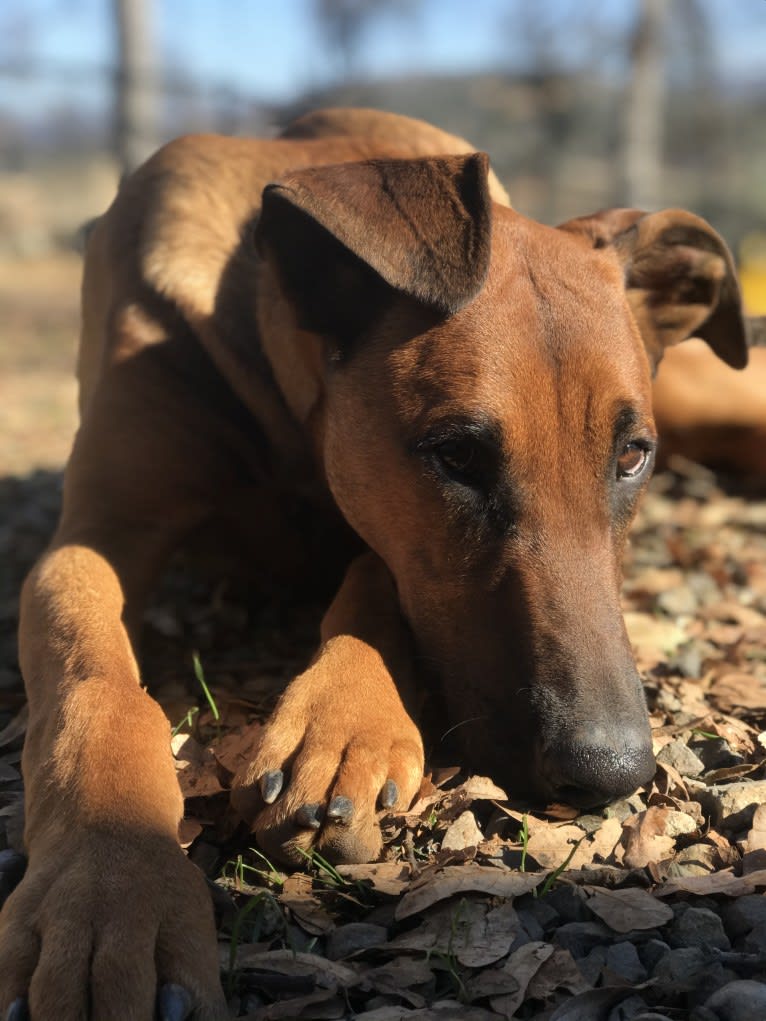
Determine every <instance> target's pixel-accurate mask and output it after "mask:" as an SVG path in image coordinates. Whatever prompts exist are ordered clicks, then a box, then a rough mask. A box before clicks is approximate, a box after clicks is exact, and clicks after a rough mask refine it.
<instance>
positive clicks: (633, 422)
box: [612, 404, 647, 446]
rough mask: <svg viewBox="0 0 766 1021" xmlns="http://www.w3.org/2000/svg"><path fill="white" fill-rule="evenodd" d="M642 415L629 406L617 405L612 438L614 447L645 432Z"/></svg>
mask: <svg viewBox="0 0 766 1021" xmlns="http://www.w3.org/2000/svg"><path fill="white" fill-rule="evenodd" d="M646 431H647V430H646V425H645V422H644V417H643V415H641V414H640V412H639V411H638V410H637V409H636V408H634V407H633V405H631V404H618V405H617V407H616V408H615V411H614V427H613V430H612V436H613V439H614V445H615V446H616V445H617V444H618V443H619V442H620V441H624V440H626V439H628V438H632V437H634V436H635V435H636V433H638V432H646Z"/></svg>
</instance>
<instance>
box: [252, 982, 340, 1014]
mask: <svg viewBox="0 0 766 1021" xmlns="http://www.w3.org/2000/svg"><path fill="white" fill-rule="evenodd" d="M333 999H335V990H334V989H317V991H316V992H314V993H308V994H307V995H306V996H291V997H290V998H289V999H287V1000H277V1002H276V1003H270V1004H268V1006H266V1007H261V1008H260V1009H258V1010H256V1011H255V1012H254V1013H250V1014H248V1015H247V1021H290V1019H292V1018H296V1019H297V1018H306V1019H309V1018H314V1019H316V1018H317V1017H318V1016H319V1015H318V1013H317V1007H318V1006H319V1004H321V1003H328V1002H329V1001H331V1000H333ZM309 1009H310V1010H311V1013H309V1014H307V1013H306V1011H307V1010H309ZM324 1016H325V1017H326V1016H328V1015H324ZM329 1016H331V1017H336V1016H337V1015H336V1014H335V1013H333V1014H331V1015H329Z"/></svg>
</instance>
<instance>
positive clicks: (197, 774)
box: [170, 734, 223, 798]
mask: <svg viewBox="0 0 766 1021" xmlns="http://www.w3.org/2000/svg"><path fill="white" fill-rule="evenodd" d="M170 747H171V749H172V751H173V755H174V756H175V760H176V762H175V766H176V777H177V779H178V784H179V786H180V788H181V793H182V794H183V796H184V797H185V798H208V797H211V796H212V795H213V794H220V793H221V791H222V790H223V787H222V786H221V781H220V780H219V779H218V767H217V765H216V761H215V756H214V755H213V753H212V751H211V750H210V749H209V748H203V747H202V745H201V744H199V743H198V742H197V741H195V740H194V738H193V737H189V735H188V734H176V735H175V736H174V737H173V738H172V739H171V742H170Z"/></svg>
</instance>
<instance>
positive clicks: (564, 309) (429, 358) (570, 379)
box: [390, 207, 650, 418]
mask: <svg viewBox="0 0 766 1021" xmlns="http://www.w3.org/2000/svg"><path fill="white" fill-rule="evenodd" d="M390 365H391V367H392V368H393V371H394V375H395V377H398V382H399V383H400V384H401V389H402V392H404V393H409V394H413V395H414V394H416V393H419V394H420V395H421V397H422V399H423V401H424V402H427V403H428V405H429V406H430V408H431V409H432V410H433V413H434V414H441V413H444V414H448V413H449V410H450V409H451V408H454V409H455V410H457V407H458V406H459V405H460V404H461V402H462V403H463V404H464V405H465V406H466V407H468V406H470V405H471V404H472V403H473V404H476V405H481V406H482V407H485V408H488V409H490V408H491V409H492V410H493V411H494V412H495V413H496V414H497V415H498V416H500V417H501V418H504V417H505V416H506V415H507V414H509V413H510V414H513V408H514V404H519V405H520V406H528V404H529V402H530V401H532V403H534V402H536V401H538V400H543V398H544V395H545V394H551V393H554V392H555V393H558V394H559V395H561V394H565V395H567V396H568V397H569V398H570V399H571V401H572V402H575V403H582V401H583V400H590V401H591V404H592V400H591V398H590V397H589V396H588V395H590V394H592V392H594V391H597V392H601V393H603V394H604V401H605V402H607V401H608V402H610V403H612V402H614V403H619V401H621V400H623V401H628V400H629V401H630V402H631V403H632V404H634V405H636V406H637V407H638V409H639V410H640V411H641V412H644V411H646V413H647V414H648V409H649V407H650V371H649V364H648V361H647V357H646V352H645V349H644V346H643V343H642V341H641V337H640V334H639V332H638V329H637V327H636V324H635V322H634V320H633V316H632V314H631V311H630V307H629V305H628V302H627V299H626V297H625V291H624V286H623V277H622V270H621V268H620V266H619V264H618V262H617V260H616V259H614V258H612V257H611V255H610V254H609V253H606V254H605V253H603V252H600V251H594V250H592V249H591V248H590V247H589V246H587V245H585V244H584V243H582V242H580V241H579V239H577V238H573V237H571V236H570V235H568V234H566V233H565V232H563V231H559V230H556V229H555V228H551V227H545V226H543V225H541V224H537V223H535V222H534V221H530V220H527V219H526V218H524V217H521V216H520V215H519V214H517V213H515V212H513V211H512V210H510V209H508V210H506V209H503V208H501V207H496V216H495V223H494V227H493V244H492V257H491V264H490V269H489V274H488V277H487V281H486V283H485V286H484V287H483V289H482V291H481V292H480V294H479V295H478V296H477V297H476V298H475V299H474V300H473V301H472V302H471V303H470V304H469V305H467V306H466V307H465V308H463V309H462V310H461V311H460V312H458V313H457V314H456V315H454V316H452V317H451V318H450V319H448V320H446V321H445V322H443V323H441V324H439V325H438V326H437V327H435V328H433V329H431V330H429V331H427V332H426V333H425V334H423V335H420V336H418V337H416V338H414V339H413V340H412V341H411V342H409V343H407V344H405V345H396V346H395V348H394V350H393V351H391V361H390Z"/></svg>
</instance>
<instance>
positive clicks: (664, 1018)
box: [632, 1010, 670, 1021]
mask: <svg viewBox="0 0 766 1021" xmlns="http://www.w3.org/2000/svg"><path fill="white" fill-rule="evenodd" d="M632 1021H670V1019H669V1018H668V1015H667V1014H657V1013H656V1011H653V1010H649V1011H646V1010H645V1011H644V1012H643V1014H635V1015H634V1016H633V1019H632Z"/></svg>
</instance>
